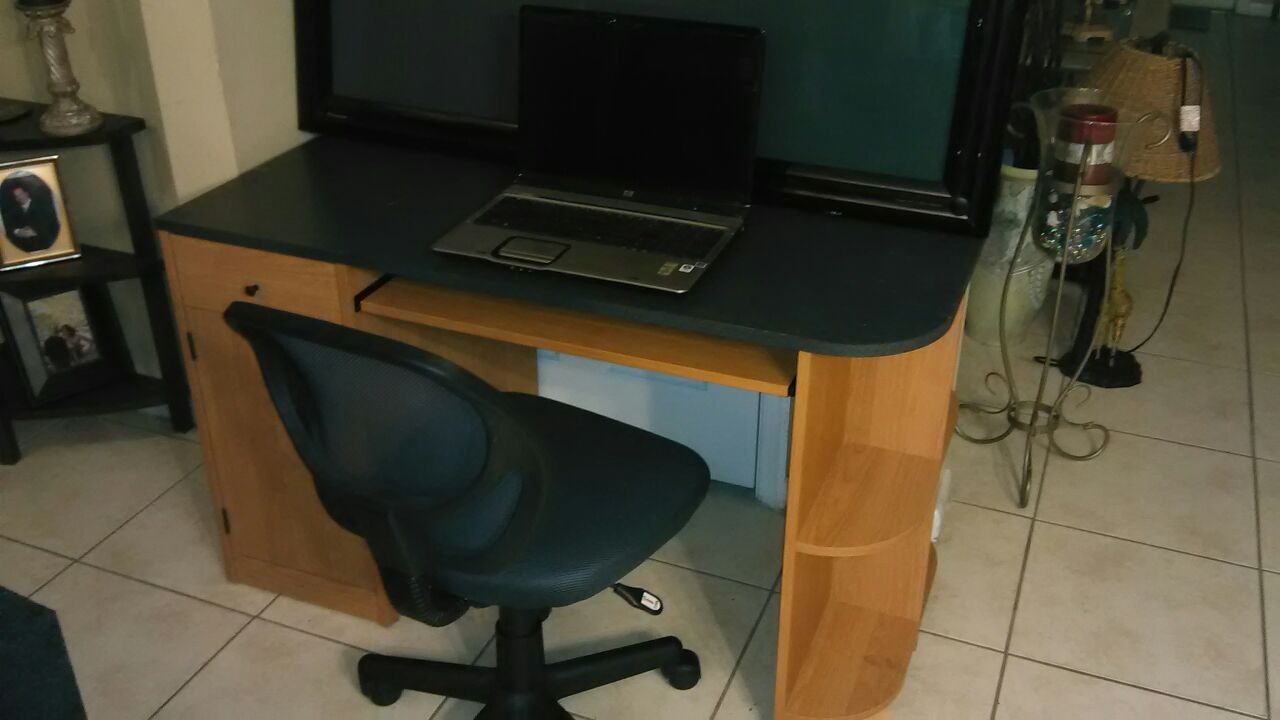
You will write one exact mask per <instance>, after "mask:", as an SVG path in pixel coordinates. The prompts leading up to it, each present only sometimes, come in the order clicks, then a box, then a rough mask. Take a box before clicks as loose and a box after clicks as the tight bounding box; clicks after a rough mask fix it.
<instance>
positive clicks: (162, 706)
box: [147, 617, 254, 720]
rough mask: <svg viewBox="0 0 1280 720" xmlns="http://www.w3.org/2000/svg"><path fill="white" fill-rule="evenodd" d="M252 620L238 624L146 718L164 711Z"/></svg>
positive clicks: (152, 717) (247, 619) (250, 618)
mask: <svg viewBox="0 0 1280 720" xmlns="http://www.w3.org/2000/svg"><path fill="white" fill-rule="evenodd" d="M253 621H254V618H252V617H249V618H245V621H244V624H243V625H241V626H240V629H239V630H236V631H235V632H234V633H233V634H232V635H231V637H229V638H227V641H226V642H224V643H222V645H221V646H219V647H218V649H217V650H215V651H214V652H213V654H212V655H210V656H209V658H208V659H207V660H205V661H204V662H202V663H200V667H198V668H196V671H195V672H193V673H191V677H188V678H187V679H186V680H184V681H183V683H182V684H181V685H179V686H178V689H177V690H174V691H173V694H172V695H170V696H169V697H167V698H165V701H164V702H162V703H160V707H158V708H156V710H155V712H153V713H151V714H150V715H148V716H147V720H154V718H155V717H156V716H157V715H159V714H160V713H161V712H163V711H164V709H165V708H166V707H168V706H169V703H171V702H173V699H174V698H176V697H178V695H179V694H180V693H181V692H182V691H183V690H186V689H187V686H188V685H190V684H191V681H192V680H195V679H196V678H197V677H199V676H200V673H202V672H204V669H205V668H207V667H209V663H211V662H213V660H214V658H216V657H218V656H219V655H221V654H222V651H223V650H226V649H227V646H228V645H230V644H231V643H233V642H235V639H236V638H238V637H240V634H241V633H243V632H244V631H245V628H247V627H249V626H250V625H252V624H253Z"/></svg>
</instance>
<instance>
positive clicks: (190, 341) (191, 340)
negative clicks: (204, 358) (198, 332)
mask: <svg viewBox="0 0 1280 720" xmlns="http://www.w3.org/2000/svg"><path fill="white" fill-rule="evenodd" d="M187 349H188V350H190V351H191V360H192V362H194V361H195V360H196V338H195V336H194V335H192V334H191V333H187Z"/></svg>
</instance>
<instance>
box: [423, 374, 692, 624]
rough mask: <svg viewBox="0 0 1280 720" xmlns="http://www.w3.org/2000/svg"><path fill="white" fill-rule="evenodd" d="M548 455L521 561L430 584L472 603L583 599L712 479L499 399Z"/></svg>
mask: <svg viewBox="0 0 1280 720" xmlns="http://www.w3.org/2000/svg"><path fill="white" fill-rule="evenodd" d="M504 398H505V399H506V401H507V403H508V405H509V408H510V410H511V411H512V412H513V413H514V414H515V415H516V416H517V417H518V418H519V419H520V420H522V421H523V424H524V425H525V426H526V427H527V428H530V429H531V430H532V431H533V432H536V433H537V434H538V437H537V438H536V440H537V442H538V443H539V444H540V445H541V446H542V447H543V448H544V450H547V458H548V460H547V463H548V467H547V468H546V471H547V490H546V498H545V505H544V507H543V509H542V511H541V513H540V516H539V520H538V525H537V527H536V528H535V529H534V532H533V537H532V539H531V541H530V543H529V546H528V548H527V549H526V551H525V552H524V553H523V555H522V556H521V557H520V558H519V559H518V560H516V561H515V562H514V563H513V564H511V565H508V566H506V567H504V568H503V569H502V570H501V572H499V573H494V574H471V573H467V572H460V571H458V570H453V569H450V570H444V571H443V572H439V573H437V574H436V580H437V582H439V583H440V585H441V586H442V587H443V588H444V589H446V590H447V591H449V592H450V593H452V594H454V595H456V596H458V597H462V598H465V599H466V600H468V601H470V602H472V603H474V604H477V605H499V606H502V607H515V608H549V607H563V606H566V605H571V604H573V603H576V602H580V601H582V600H585V599H587V598H589V597H591V596H592V595H595V594H596V593H599V592H600V591H601V590H605V589H606V588H608V587H610V586H611V585H612V584H613V583H615V582H617V580H618V579H619V578H621V577H623V576H624V575H626V574H627V573H629V572H630V571H631V570H633V569H634V568H635V567H637V566H638V565H639V564H640V563H642V562H644V560H645V559H646V558H648V557H649V556H650V555H652V554H653V553H654V552H655V551H656V550H658V548H660V547H662V546H663V545H664V544H665V543H666V542H667V541H668V540H670V539H671V538H672V537H673V536H674V535H675V534H676V533H677V532H679V531H680V529H681V528H682V527H684V525H685V523H686V522H687V521H688V520H689V518H690V516H692V515H693V512H694V511H695V510H696V509H697V508H698V505H699V504H700V503H701V502H702V499H703V497H705V495H706V493H707V487H708V485H709V484H710V474H709V472H708V470H707V465H706V463H705V462H703V460H702V458H701V457H699V456H698V455H697V453H695V452H693V451H692V450H690V449H688V448H686V447H684V446H682V445H679V444H677V443H674V442H672V441H670V440H667V439H665V438H662V437H659V436H657V435H654V434H653V433H650V432H646V431H644V430H640V429H638V428H634V427H631V426H630V425H625V424H623V423H620V422H617V421H614V420H610V419H608V418H604V417H602V416H600V415H596V414H595V413H591V412H588V411H586V410H582V409H580V408H575V407H573V406H570V405H565V404H564V403H560V402H556V401H554V400H548V399H546V398H540V397H536V396H532V395H523V394H517V393H506V394H505V395H504Z"/></svg>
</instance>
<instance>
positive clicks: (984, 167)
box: [294, 0, 1027, 236]
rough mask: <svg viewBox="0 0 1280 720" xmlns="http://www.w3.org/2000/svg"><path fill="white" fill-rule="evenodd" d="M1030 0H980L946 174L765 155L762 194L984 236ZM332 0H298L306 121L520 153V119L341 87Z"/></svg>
mask: <svg viewBox="0 0 1280 720" xmlns="http://www.w3.org/2000/svg"><path fill="white" fill-rule="evenodd" d="M1026 6H1027V0H973V4H972V6H971V7H970V12H969V32H968V36H967V37H966V39H965V48H964V55H963V57H962V59H961V65H960V79H959V82H958V85H957V88H956V98H955V108H954V110H953V114H952V121H951V141H950V145H949V147H948V155H947V162H946V166H945V169H944V172H943V180H942V181H941V182H923V181H918V180H909V179H904V178H899V177H892V176H886V175H873V174H870V173H859V172H853V171H849V170H844V169H838V168H824V167H816V166H806V165H800V164H796V163H791V162H785V161H781V160H774V159H768V158H761V159H760V160H759V161H758V165H757V173H756V177H757V181H756V192H755V200H756V201H757V202H767V203H771V204H781V205H791V206H797V207H803V208H807V209H813V210H817V211H821V212H831V213H839V214H849V215H856V216H861V217H872V218H877V219H884V220H890V221H895V222H904V223H908V224H911V225H917V226H928V227H936V228H942V229H946V230H951V231H955V232H961V233H964V234H968V235H980V236H984V235H986V234H987V231H988V230H989V229H990V225H991V208H992V203H993V201H994V195H995V184H996V179H997V177H998V175H999V170H1000V162H1001V152H1002V149H1003V141H1004V130H1005V123H1006V122H1007V121H1008V112H1009V106H1010V102H1011V95H1012V90H1013V78H1014V74H1015V69H1016V65H1017V60H1018V54H1019V51H1020V49H1021V46H1022V25H1023V19H1024V17H1025V15H1026ZM330 10H331V0H294V28H295V40H296V44H297V68H298V123H299V127H300V128H301V129H303V130H307V131H310V132H315V133H321V134H325V135H337V136H346V137H358V138H366V139H375V140H381V141H389V142H396V143H402V144H410V145H414V146H421V147H427V148H430V149H434V150H442V151H446V152H453V153H463V154H468V155H474V156H477V157H483V158H487V159H497V160H503V161H509V162H514V160H515V158H516V135H517V131H518V128H517V126H516V125H515V124H513V123H504V122H494V121H488V120H481V119H476V118H470V117H457V116H449V115H443V114H438V113H431V112H424V111H422V110H419V109H415V108H408V107H403V106H398V105H392V104H387V103H378V102H373V101H369V100H364V99H357V98H349V97H342V96H338V95H335V94H334V93H333V76H332V69H331V57H330V55H331V42H332V41H331V37H330V30H331V22H330V17H331V16H330Z"/></svg>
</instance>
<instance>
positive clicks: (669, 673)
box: [662, 650, 702, 690]
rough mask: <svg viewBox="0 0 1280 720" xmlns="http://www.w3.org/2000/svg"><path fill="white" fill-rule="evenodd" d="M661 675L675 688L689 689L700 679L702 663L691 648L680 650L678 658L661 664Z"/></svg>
mask: <svg viewBox="0 0 1280 720" xmlns="http://www.w3.org/2000/svg"><path fill="white" fill-rule="evenodd" d="M662 677H664V678H666V679H667V684H668V685H670V686H671V687H673V688H675V689H677V690H689V689H691V688H693V686H694V685H697V684H698V681H699V680H701V679H702V664H701V663H700V662H698V656H697V654H695V653H694V652H693V651H692V650H681V651H680V657H679V659H677V660H676V661H675V662H673V663H671V664H670V665H665V666H663V668H662Z"/></svg>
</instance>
